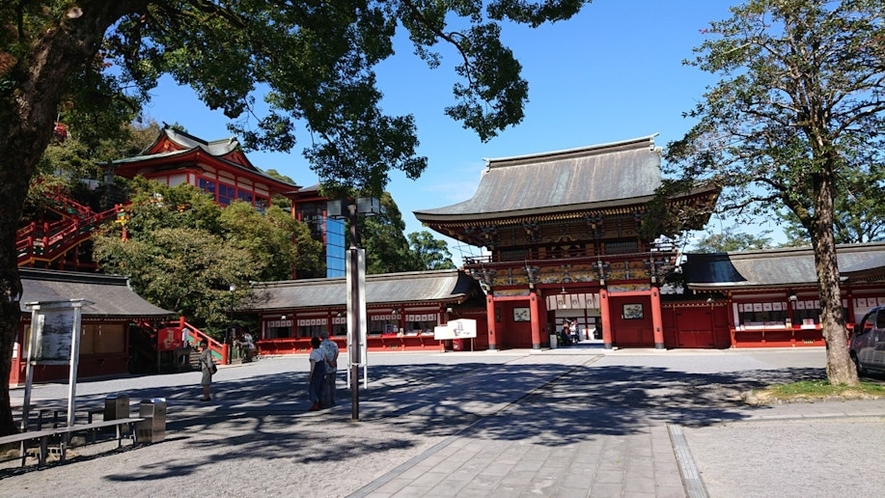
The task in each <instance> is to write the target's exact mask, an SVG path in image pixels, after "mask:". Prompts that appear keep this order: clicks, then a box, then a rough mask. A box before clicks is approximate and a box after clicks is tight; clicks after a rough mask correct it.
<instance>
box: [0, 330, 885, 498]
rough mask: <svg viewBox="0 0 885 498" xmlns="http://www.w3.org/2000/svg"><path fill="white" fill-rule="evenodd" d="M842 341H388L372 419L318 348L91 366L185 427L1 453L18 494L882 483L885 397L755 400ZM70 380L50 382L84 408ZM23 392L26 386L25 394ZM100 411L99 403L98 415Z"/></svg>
mask: <svg viewBox="0 0 885 498" xmlns="http://www.w3.org/2000/svg"><path fill="white" fill-rule="evenodd" d="M824 355H825V353H824V351H823V349H822V348H804V349H766V350H725V351H691V350H675V351H654V350H616V351H604V350H602V349H601V348H599V347H598V346H595V345H583V344H582V345H578V346H573V347H569V348H560V349H556V350H541V351H528V350H516V351H498V352H448V353H440V352H438V351H433V352H426V353H404V352H397V353H370V354H369V363H370V365H369V367H368V385H367V386H364V385H362V384H361V386H360V387H361V389H360V392H359V394H360V398H359V399H360V403H359V414H360V417H359V418H360V420H359V421H353V420H352V407H351V393H350V391H349V390H348V389H347V388H346V386H345V385H344V379H345V377H344V374H343V373H341V372H339V376H340V383H339V390H338V405H337V406H336V407H334V408H332V409H328V410H324V411H320V412H308V411H307V410H308V408H309V406H310V403H309V402H308V400H307V390H306V383H307V371H308V369H309V367H308V359H307V356H306V355H304V356H285V357H271V358H262V359H261V360H260V361H257V362H254V363H249V364H244V365H234V366H227V367H222V369H221V370H220V372H219V374H218V375H216V383H215V384H214V385H213V396H214V400H213V401H212V402H210V403H201V402H200V401H198V397H199V394H200V392H199V386H198V385H197V384H198V383H199V378H200V374H199V373H196V372H189V373H181V374H168V375H154V376H143V377H131V378H126V379H114V380H105V381H81V382H80V383H79V384H78V385H77V406H78V409H81V410H84V411H85V410H86V409H87V408H88V407H95V406H103V404H104V400H105V399H106V398H107V397H108V396H109V395H119V394H127V395H129V396H130V400H131V403H132V406H133V411H134V412H136V413H137V409H138V406H137V405H138V403H139V401H141V400H145V399H153V398H160V397H162V398H165V400H166V402H167V432H166V437H165V440H164V441H162V442H159V443H154V444H149V445H135V446H133V445H130V444H128V443H127V444H124V448H123V449H122V450H114V449H113V448H114V447H115V445H114V443H100V444H97V445H91V446H85V447H79V448H74V449H73V450H72V452H73V453H74V454H75V455H79V456H77V457H76V458H73V459H71V460H70V461H69V462H67V463H65V464H61V465H60V464H50V465H48V466H46V467H45V468H43V469H40V470H37V469H36V468H35V467H29V468H25V469H19V468H17V467H16V466H15V462H10V463H7V464H3V467H2V468H0V496H13V495H15V496H20V495H24V494H28V495H33V496H62V495H63V496H90V497H103V496H107V497H115V498H119V497H122V496H126V497H141V496H144V497H154V496H175V497H178V496H184V497H190V496H193V497H197V496H207V495H209V496H211V495H214V496H253V495H261V496H299V497H300V496H303V497H373V498H380V497H425V496H435V497H497V496H500V497H515V496H550V497H553V496H556V497H571V496H575V497H578V496H581V497H704V496H710V497H755V496H758V497H763V496H764V497H771V496H784V497H792V496H797V497H799V496H801V497H803V498H807V497H831V496H881V495H883V494H885V474H883V473H882V472H879V471H872V472H866V473H864V472H857V469H877V468H878V465H879V464H880V462H881V457H882V454H883V453H882V452H883V449H882V448H883V445H885V400H862V401H861V400H859V401H844V400H830V401H826V402H817V403H791V404H784V405H777V406H760V407H754V406H749V405H747V404H745V403H744V402H743V401H742V400H741V394H742V393H744V392H746V391H747V390H749V389H752V388H754V387H761V386H763V385H766V384H768V383H772V382H779V381H783V382H786V381H792V380H796V379H805V378H822V377H823V376H824V363H825V357H824ZM67 390H68V387H67V385H66V384H44V385H38V386H35V388H34V390H33V393H32V403H33V404H34V405H36V406H37V407H42V408H51V407H58V408H63V407H64V406H66V396H67ZM22 395H23V390H22V389H15V390H13V392H12V403H13V406H21V401H22V399H21V398H22ZM84 417H85V415H84Z"/></svg>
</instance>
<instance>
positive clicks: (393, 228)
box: [357, 192, 424, 275]
mask: <svg viewBox="0 0 885 498" xmlns="http://www.w3.org/2000/svg"><path fill="white" fill-rule="evenodd" d="M379 200H380V204H381V212H380V213H378V215H377V216H367V217H360V218H358V220H357V223H358V225H359V228H358V233H359V237H360V244H361V245H362V247H364V248H365V249H366V273H367V274H370V275H376V274H379V273H397V272H404V271H417V270H423V269H424V268H422V267H421V265H420V263H419V261H418V259H417V258H416V256H415V254H414V253H413V252H412V250H411V248H410V247H409V241H408V240H406V236H405V234H404V233H403V231H404V230H405V228H406V223H405V222H404V221H403V216H402V212H400V210H399V207H398V206H397V205H396V202H394V200H393V197H391V195H390V193H389V192H384V193H383V194H382V195H381V197H380V198H379Z"/></svg>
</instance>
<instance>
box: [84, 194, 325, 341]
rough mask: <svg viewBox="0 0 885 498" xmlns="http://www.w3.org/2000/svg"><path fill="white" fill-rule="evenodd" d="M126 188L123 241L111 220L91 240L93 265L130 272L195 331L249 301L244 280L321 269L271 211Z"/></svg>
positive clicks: (303, 230) (299, 226) (302, 233)
mask: <svg viewBox="0 0 885 498" xmlns="http://www.w3.org/2000/svg"><path fill="white" fill-rule="evenodd" d="M131 186H132V190H133V196H132V204H131V206H130V207H129V208H127V212H128V219H127V220H126V223H125V230H126V238H128V240H124V237H123V230H124V228H123V226H121V224H120V223H119V222H115V223H111V224H110V225H109V226H107V227H106V228H105V230H104V232H103V233H101V234H98V235H96V236H95V237H94V238H93V240H94V257H95V260H96V261H97V262H98V263H99V265H100V267H101V269H102V270H103V271H105V272H108V273H121V274H126V275H130V276H131V279H132V280H131V281H132V287H133V289H134V290H135V291H136V292H138V293H139V294H140V295H142V296H143V297H145V299H148V300H149V301H151V302H153V303H155V304H157V305H158V306H161V307H163V308H166V309H168V310H171V311H175V312H177V313H181V314H183V315H185V316H187V317H188V319H189V320H191V321H192V322H193V323H195V324H196V325H198V326H202V325H208V326H209V327H213V328H221V327H222V326H223V325H224V323H225V322H226V320H227V319H228V318H227V313H229V311H230V307H231V306H233V305H234V304H239V303H244V302H248V301H249V300H250V299H253V298H254V296H253V295H252V292H251V289H250V286H249V283H250V282H253V281H271V280H284V279H288V278H291V276H292V273H293V271H294V269H295V268H304V269H321V268H322V263H321V253H322V244H321V243H320V242H317V241H315V240H312V239H311V238H310V232H309V230H308V228H307V226H306V225H305V224H304V223H301V222H299V221H297V220H293V219H292V218H291V217H290V216H289V215H288V214H287V213H286V212H284V211H282V210H281V209H279V208H277V207H273V206H271V207H270V208H268V209H267V212H266V213H264V214H262V213H259V212H257V211H256V210H255V209H254V208H253V207H252V206H250V205H248V204H246V203H242V202H234V203H232V204H231V205H230V206H228V207H227V208H225V209H221V208H220V207H219V206H218V205H216V204H215V202H214V201H213V200H212V198H211V197H210V196H208V195H207V194H205V193H203V192H202V191H200V190H199V189H197V188H195V187H193V186H191V185H186V184H182V185H179V186H177V187H169V186H166V185H162V184H159V183H157V182H153V181H148V180H145V179H143V178H136V179H135V180H133V182H132V185H131ZM231 285H235V286H236V291H235V292H233V293H232V292H231V291H230V286H231Z"/></svg>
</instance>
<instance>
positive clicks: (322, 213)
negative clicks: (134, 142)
mask: <svg viewBox="0 0 885 498" xmlns="http://www.w3.org/2000/svg"><path fill="white" fill-rule="evenodd" d="M111 164H112V166H113V168H114V169H113V173H114V174H116V175H120V176H122V177H124V178H135V177H136V176H137V175H141V176H143V177H145V178H147V179H150V180H156V181H158V182H160V183H163V184H165V185H168V186H170V187H175V186H178V185H181V184H189V185H193V186H195V187H197V188H199V189H201V190H203V191H205V192H206V193H208V194H209V195H211V196H212V198H213V199H215V202H216V203H218V204H219V205H221V206H227V205H229V204H230V203H231V202H233V201H234V200H239V201H243V202H248V203H249V204H251V205H252V206H254V207H255V208H256V209H257V210H259V211H263V210H264V209H265V208H267V207H268V206H269V205H270V201H271V198H272V197H273V196H274V195H281V196H283V197H285V198H287V199H289V201H290V202H291V208H290V211H291V215H292V217H293V218H295V219H297V220H300V221H304V222H305V223H307V225H308V227H309V228H310V230H311V235H312V237H313V238H314V239H316V240H319V241H321V242H323V247H324V249H325V257H326V268H327V271H326V273H324V274H317V273H316V272H310V271H300V272H298V273H297V274H295V275H293V276H294V277H297V278H318V277H338V276H342V275H344V263H343V262H344V250H345V247H344V223H343V222H342V221H340V220H336V219H332V218H330V217H328V216H327V212H326V209H327V208H326V205H327V202H328V199H326V198H325V197H323V196H322V195H320V193H319V186H318V185H315V186H313V187H308V188H302V187H300V186H299V185H296V184H294V183H289V182H286V181H282V180H279V179H277V178H274V177H272V176H269V175H267V174H266V173H264V172H263V171H261V170H260V169H259V168H257V167H255V166H254V165H253V164H252V163H251V162H250V161H249V159H248V158H247V157H246V155H245V154H244V153H243V151H242V148H241V147H240V143H239V141H238V140H237V139H236V137H230V138H225V139H222V140H213V141H206V140H203V139H201V138H197V137H195V136H193V135H190V134H188V133H185V132H183V131H179V130H175V129H172V128H171V127H169V126H168V125H167V126H164V127H163V129H162V130H160V134H159V135H158V137H157V139H156V140H155V141H154V143H153V144H152V145H151V146H150V147H148V148H147V149H145V151H144V152H143V153H142V154H140V155H138V156H135V157H129V158H125V159H119V160H117V161H114V162H112V163H111Z"/></svg>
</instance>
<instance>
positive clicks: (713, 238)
mask: <svg viewBox="0 0 885 498" xmlns="http://www.w3.org/2000/svg"><path fill="white" fill-rule="evenodd" d="M770 233H771V230H764V231H763V232H762V233H760V234H759V235H754V234H749V233H737V232H735V231H734V230H733V229H731V228H726V229H724V230H721V231H720V232H718V233H714V232H707V233H706V234H704V236H703V237H702V238H701V239H700V240H698V241H697V242H696V243H695V246H694V251H695V252H701V253H714V252H735V251H752V250H754V249H767V248H769V247H771V237H769V236H768V234H770Z"/></svg>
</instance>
